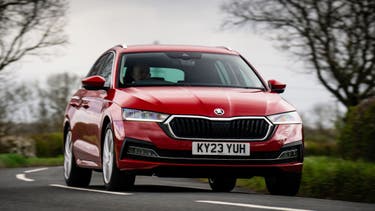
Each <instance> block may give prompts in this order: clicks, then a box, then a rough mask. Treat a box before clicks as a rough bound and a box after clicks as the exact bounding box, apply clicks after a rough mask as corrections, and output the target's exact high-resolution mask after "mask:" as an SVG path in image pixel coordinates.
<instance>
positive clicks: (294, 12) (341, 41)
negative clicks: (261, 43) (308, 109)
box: [222, 0, 375, 107]
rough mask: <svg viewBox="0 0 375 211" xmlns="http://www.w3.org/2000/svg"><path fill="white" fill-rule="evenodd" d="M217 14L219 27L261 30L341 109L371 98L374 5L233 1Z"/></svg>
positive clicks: (333, 0)
mask: <svg viewBox="0 0 375 211" xmlns="http://www.w3.org/2000/svg"><path fill="white" fill-rule="evenodd" d="M222 10H223V11H224V12H225V13H226V14H227V17H226V18H225V20H224V21H223V26H224V27H228V26H229V27H231V26H235V27H245V26H252V27H254V29H255V30H257V31H258V30H259V31H267V32H268V33H267V34H268V36H270V37H271V38H272V39H275V40H277V41H278V42H279V43H280V44H282V45H283V46H286V47H287V48H283V49H287V50H288V51H289V52H291V53H292V54H293V55H295V56H297V57H299V58H301V59H302V60H303V61H305V62H306V64H308V65H309V67H310V68H311V69H312V70H314V71H315V73H316V76H317V78H318V79H319V81H320V82H321V83H322V85H323V86H324V87H325V88H326V89H327V90H328V91H329V92H330V93H332V94H333V95H334V96H335V97H336V98H337V99H338V100H339V101H340V102H341V103H342V104H343V105H345V106H346V107H350V106H354V105H357V104H358V103H359V102H360V101H361V100H363V99H366V98H368V97H371V96H374V94H375V88H374V87H375V82H374V79H375V1H373V0H361V1H358V0H330V1H327V0H267V1H264V0H234V1H231V2H228V3H224V4H223V5H222ZM269 31H272V32H274V33H269Z"/></svg>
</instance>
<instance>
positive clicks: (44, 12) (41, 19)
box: [0, 0, 68, 71]
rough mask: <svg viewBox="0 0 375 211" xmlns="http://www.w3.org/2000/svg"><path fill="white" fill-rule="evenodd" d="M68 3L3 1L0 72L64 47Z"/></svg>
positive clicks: (0, 7) (58, 0)
mask: <svg viewBox="0 0 375 211" xmlns="http://www.w3.org/2000/svg"><path fill="white" fill-rule="evenodd" d="M67 6H68V3H67V0H3V1H1V2H0V71H2V70H3V69H4V68H5V67H7V66H8V65H10V64H12V63H14V62H17V61H19V60H20V59H22V58H23V57H25V56H27V55H42V54H43V52H42V51H41V50H43V49H44V48H49V47H54V46H59V45H63V44H65V43H66V42H67V38H66V36H65V34H64V33H63V28H64V25H65V20H64V17H65V12H66V9H67Z"/></svg>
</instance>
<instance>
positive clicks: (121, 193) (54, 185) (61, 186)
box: [49, 184, 133, 196]
mask: <svg viewBox="0 0 375 211" xmlns="http://www.w3.org/2000/svg"><path fill="white" fill-rule="evenodd" d="M49 185H50V186H52V187H58V188H65V189H71V190H80V191H88V192H96V193H106V194H113V195H122V196H129V195H133V194H132V193H123V192H112V191H105V190H94V189H87V188H76V187H69V186H65V185H59V184H49Z"/></svg>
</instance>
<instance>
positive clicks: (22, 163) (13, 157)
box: [0, 154, 64, 168]
mask: <svg viewBox="0 0 375 211" xmlns="http://www.w3.org/2000/svg"><path fill="white" fill-rule="evenodd" d="M63 162H64V157H63V156H58V157H52V158H38V157H31V158H26V157H24V156H22V155H18V154H0V168H16V167H30V166H58V165H62V164H63Z"/></svg>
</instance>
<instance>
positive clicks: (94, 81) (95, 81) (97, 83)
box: [82, 75, 105, 88]
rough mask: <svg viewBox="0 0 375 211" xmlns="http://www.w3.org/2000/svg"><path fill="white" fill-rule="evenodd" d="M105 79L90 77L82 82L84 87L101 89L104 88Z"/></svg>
mask: <svg viewBox="0 0 375 211" xmlns="http://www.w3.org/2000/svg"><path fill="white" fill-rule="evenodd" d="M104 83H105V79H104V78H103V77H101V76H97V75H94V76H90V77H87V78H84V79H83V80H82V85H83V86H87V87H92V88H101V87H103V86H104Z"/></svg>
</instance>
